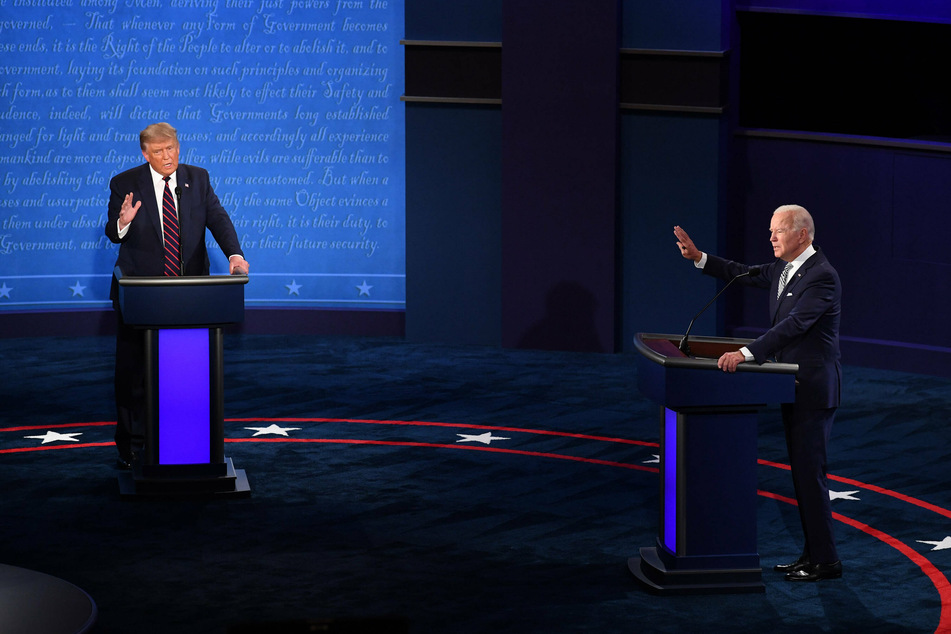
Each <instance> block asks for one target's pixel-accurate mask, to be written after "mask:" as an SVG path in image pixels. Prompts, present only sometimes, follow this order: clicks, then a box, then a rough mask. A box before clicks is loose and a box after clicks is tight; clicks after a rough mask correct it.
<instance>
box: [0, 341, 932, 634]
mask: <svg viewBox="0 0 951 634" xmlns="http://www.w3.org/2000/svg"><path fill="white" fill-rule="evenodd" d="M113 345H114V343H113V340H112V339H110V338H76V339H63V338H51V339H5V340H0V371H2V376H3V381H2V387H0V403H2V414H0V487H2V489H0V490H2V491H3V493H2V494H0V563H4V564H9V565H12V566H18V567H22V568H27V569H31V570H36V571H39V572H43V573H46V574H50V575H53V576H56V577H59V578H62V579H64V580H66V581H68V582H70V583H72V584H75V585H77V586H79V587H80V588H82V589H84V590H85V591H86V592H88V593H89V594H90V595H91V596H92V597H93V598H94V599H95V601H96V603H97V605H98V608H99V627H98V630H97V631H99V632H103V633H119V632H123V633H125V632H135V633H138V632H143V633H148V632H157V633H164V632H170V633H171V632H174V633H190V632H219V633H222V634H224V633H225V632H227V631H228V629H229V627H231V628H232V629H233V630H234V631H236V630H237V626H238V625H239V624H249V623H276V622H286V621H290V620H305V619H315V620H316V619H331V618H338V619H342V618H345V617H346V618H351V619H369V618H370V617H388V616H393V617H400V618H402V619H405V621H406V622H407V623H408V624H409V631H410V632H414V633H424V632H425V633H428V632H474V633H475V632H480V633H481V632H684V631H691V630H694V629H696V630H698V631H740V632H763V631H770V632H934V631H936V630H938V628H939V624H941V623H942V621H941V619H942V618H945V619H946V620H945V621H944V622H943V623H944V624H945V626H947V624H948V623H949V621H948V620H947V619H948V618H949V617H947V616H943V615H944V614H945V612H947V611H949V610H951V605H948V599H947V597H948V595H949V592H951V590H949V588H948V582H947V578H946V575H947V574H948V572H949V571H951V537H949V536H951V513H949V511H948V510H947V509H949V508H951V493H949V491H948V486H947V482H948V476H949V473H951V466H949V465H951V461H949V460H948V454H949V442H948V437H949V434H948V432H947V429H946V427H947V422H948V418H949V417H948V415H947V414H948V411H949V406H951V381H948V380H946V379H936V378H930V377H924V376H918V375H911V374H902V373H895V372H886V371H880V370H868V369H862V368H855V367H847V368H846V374H845V376H846V393H845V404H844V406H843V407H842V408H841V409H840V411H839V416H838V419H837V423H836V427H835V429H834V432H833V440H832V446H831V455H830V459H831V464H830V470H831V473H832V474H833V477H834V480H833V490H834V491H835V492H836V495H837V497H838V499H836V500H835V501H834V502H833V510H834V511H835V512H836V513H837V514H838V515H837V517H838V519H839V520H840V521H839V522H838V523H837V527H836V529H837V535H838V537H839V542H840V553H841V555H842V557H843V563H844V566H845V576H844V578H843V579H841V580H838V581H830V582H822V583H819V584H805V585H798V584H789V583H786V582H784V581H783V580H782V577H781V575H778V574H777V573H773V572H772V571H771V568H772V565H773V564H775V563H779V562H782V561H786V560H788V559H790V558H794V557H795V556H796V555H797V554H798V551H799V548H800V542H799V539H800V530H799V525H798V515H797V512H796V509H795V507H793V506H791V505H790V504H789V503H788V502H786V501H785V500H786V499H787V498H791V497H792V496H793V494H792V490H791V488H792V487H791V483H790V481H789V474H788V471H786V470H784V469H783V468H782V465H784V464H785V462H786V457H785V449H784V446H783V440H782V432H781V425H780V421H779V413H778V409H769V410H767V411H765V412H764V414H763V415H762V417H761V425H760V438H759V452H760V458H761V460H762V462H761V465H760V467H759V479H760V481H759V488H760V490H761V491H762V495H761V496H760V497H759V510H758V530H759V549H760V555H761V558H762V561H763V565H764V573H763V574H764V578H765V581H766V593H765V594H755V595H722V596H692V597H658V596H654V595H652V594H649V593H647V592H645V591H644V590H643V589H642V588H641V587H640V586H639V585H638V584H637V582H636V581H635V579H634V578H633V577H632V576H631V575H630V574H629V572H628V571H627V564H626V562H627V559H628V557H630V556H632V555H636V554H637V551H638V548H639V547H641V546H650V545H653V544H654V540H655V535H656V532H657V521H658V512H657V509H658V482H657V475H656V467H657V464H656V462H654V454H656V453H657V450H656V448H655V447H654V446H653V443H656V442H657V433H658V430H657V413H656V411H655V406H654V405H652V404H651V403H649V402H647V401H646V400H645V399H643V398H642V397H641V396H640V395H639V394H638V392H637V388H636V377H635V375H634V372H635V369H634V365H635V364H634V359H633V358H632V356H630V355H594V354H580V353H557V352H534V351H513V350H500V349H494V348H482V347H465V346H434V345H414V344H407V343H405V342H402V341H398V340H391V339H349V338H346V339H345V338H339V339H338V338H318V337H300V336H295V337H281V336H248V335H230V336H229V337H228V338H227V340H226V346H227V351H226V418H227V421H226V431H225V434H226V439H227V440H226V445H225V453H226V455H228V456H230V457H231V458H232V459H233V460H234V463H235V466H236V467H238V468H239V469H244V470H245V471H246V473H247V475H248V479H249V481H250V484H251V490H252V494H251V497H250V498H249V499H243V500H210V501H200V500H188V499H175V500H164V499H148V500H138V499H137V500H131V501H130V500H127V499H120V498H119V495H118V485H117V472H116V471H115V469H114V467H113V461H114V455H115V454H114V450H113V449H112V447H111V446H110V441H111V437H112V431H113V430H112V426H111V425H109V424H103V425H96V424H95V423H110V422H111V421H112V420H114V413H113V409H112V388H111V373H112V353H113ZM424 423H425V424H424ZM433 423H440V424H433ZM271 425H275V426H276V428H275V427H271ZM48 432H55V433H56V434H59V435H50V434H49V433H48ZM256 434H257V435H256ZM284 434H286V436H285V435H284ZM486 434H488V436H486ZM30 436H36V437H37V438H29V437H30ZM44 441H47V442H45V444H44ZM486 442H488V444H485V443H486ZM0 591H2V590H0ZM943 597H944V601H945V605H942V600H943V599H942V598H943ZM258 631H271V632H277V631H279V630H278V628H277V627H276V626H275V625H270V626H267V627H264V628H262V629H260V630H258Z"/></svg>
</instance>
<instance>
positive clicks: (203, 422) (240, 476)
mask: <svg viewBox="0 0 951 634" xmlns="http://www.w3.org/2000/svg"><path fill="white" fill-rule="evenodd" d="M116 277H117V279H118V280H119V309H120V311H122V316H123V320H124V321H125V323H126V324H128V325H130V326H133V327H137V328H142V329H144V331H145V332H144V346H145V350H144V359H145V368H144V373H145V407H144V410H145V451H144V455H143V456H142V459H141V461H138V462H136V463H135V464H134V465H133V473H132V475H131V481H130V479H129V478H125V479H123V478H122V477H120V491H121V492H122V493H123V494H140V493H145V494H151V493H155V494H167V493H172V494H194V493H213V494H216V495H217V494H222V493H237V494H245V493H248V492H249V491H250V489H249V487H248V485H247V479H246V477H245V475H244V472H243V471H236V470H235V469H234V466H233V465H232V464H231V461H230V459H228V458H226V457H225V455H224V338H223V334H222V326H224V325H226V324H229V323H237V322H239V321H242V320H243V318H244V284H246V283H247V277H245V276H240V277H238V276H218V277H210V276H204V277H165V278H156V277H150V278H123V277H122V275H121V271H118V270H117V271H116Z"/></svg>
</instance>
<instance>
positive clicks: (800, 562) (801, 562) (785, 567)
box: [773, 557, 809, 572]
mask: <svg viewBox="0 0 951 634" xmlns="http://www.w3.org/2000/svg"><path fill="white" fill-rule="evenodd" d="M808 565H809V562H808V561H807V560H806V558H805V557H799V559H797V560H796V561H794V562H792V563H790V564H776V565H775V566H773V570H775V571H776V572H795V571H797V570H802V569H803V568H805V567H806V566H808Z"/></svg>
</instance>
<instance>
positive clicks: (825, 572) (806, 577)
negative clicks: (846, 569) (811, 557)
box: [786, 561, 842, 581]
mask: <svg viewBox="0 0 951 634" xmlns="http://www.w3.org/2000/svg"><path fill="white" fill-rule="evenodd" d="M841 576H842V562H841V561H837V562H835V563H834V564H808V565H806V566H805V567H803V568H800V569H799V570H795V571H793V572H790V573H788V574H787V575H786V581H819V580H820V579H838V578H839V577H841Z"/></svg>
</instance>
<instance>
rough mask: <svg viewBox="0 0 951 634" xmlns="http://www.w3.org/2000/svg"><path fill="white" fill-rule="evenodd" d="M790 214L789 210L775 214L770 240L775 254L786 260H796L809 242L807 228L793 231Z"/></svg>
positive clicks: (770, 225)
mask: <svg viewBox="0 0 951 634" xmlns="http://www.w3.org/2000/svg"><path fill="white" fill-rule="evenodd" d="M790 214H791V212H788V211H786V212H783V211H781V212H779V213H776V214H773V219H772V221H771V222H770V223H769V242H770V244H772V245H773V255H775V256H776V257H777V258H779V259H780V260H785V261H786V262H792V261H793V260H795V259H796V258H797V257H798V256H799V254H800V253H802V252H803V251H804V250H805V249H806V247H807V246H808V244H809V236H808V232H807V231H806V229H805V228H803V229H800V230H799V231H793V229H792V216H791V215H790Z"/></svg>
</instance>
